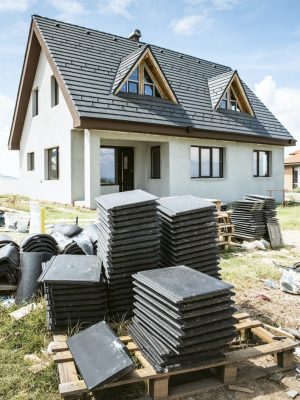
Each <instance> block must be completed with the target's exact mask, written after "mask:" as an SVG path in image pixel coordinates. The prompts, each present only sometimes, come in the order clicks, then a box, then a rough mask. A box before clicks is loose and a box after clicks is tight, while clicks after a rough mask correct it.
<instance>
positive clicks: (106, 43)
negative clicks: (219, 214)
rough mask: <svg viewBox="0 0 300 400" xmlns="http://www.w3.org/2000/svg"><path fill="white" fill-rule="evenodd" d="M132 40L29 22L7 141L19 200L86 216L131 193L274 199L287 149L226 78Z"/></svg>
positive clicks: (241, 89)
mask: <svg viewBox="0 0 300 400" xmlns="http://www.w3.org/2000/svg"><path fill="white" fill-rule="evenodd" d="M140 36H141V33H140V31H138V30H136V31H134V32H133V34H132V35H131V36H130V37H129V38H123V37H119V36H115V35H112V34H108V33H104V32H99V31H96V30H92V29H86V28H83V27H80V26H77V25H71V24H67V23H64V22H58V21H56V20H52V19H49V18H43V17H40V16H37V15H35V16H33V17H32V22H31V27H30V32H29V38H28V44H27V49H26V54H25V60H24V65H23V70H22V75H21V80H20V86H19V90H18V95H17V101H16V107H15V112H14V117H13V123H12V128H11V133H10V137H9V148H10V149H14V150H15V149H17V150H20V152H19V154H20V191H21V192H22V194H24V195H28V196H31V197H33V198H40V199H47V200H51V201H57V202H63V203H77V202H78V203H80V202H81V203H84V204H85V205H86V206H87V207H92V208H93V207H95V197H97V196H98V195H99V194H100V193H101V194H106V193H111V192H116V191H124V190H130V189H136V188H140V189H144V190H146V191H148V192H150V193H153V194H156V195H158V196H172V195H181V194H186V193H190V194H194V195H197V196H201V197H206V198H220V199H222V200H223V201H230V200H234V199H237V198H240V197H241V196H242V195H244V194H245V193H249V192H252V193H260V194H266V193H267V192H266V190H267V189H280V188H283V184H284V172H283V159H284V146H290V145H294V144H295V140H294V139H293V137H292V136H291V134H290V133H289V132H288V131H287V130H286V129H285V128H284V127H283V126H282V125H281V124H280V122H279V121H278V120H277V119H276V118H275V117H274V116H273V115H272V114H271V112H270V111H269V110H268V109H267V108H266V107H265V106H264V105H263V104H262V103H261V101H260V100H259V99H258V98H257V97H256V96H255V95H254V93H253V92H252V91H251V90H250V89H249V88H248V86H247V85H246V84H245V83H244V82H243V81H242V80H241V78H240V76H239V74H238V72H237V71H235V70H233V69H231V68H230V67H227V66H224V65H220V64H216V63H213V62H209V61H206V60H202V59H199V58H196V57H192V56H189V55H186V54H181V53H178V52H176V51H172V50H168V49H165V48H162V47H159V46H156V45H149V44H146V43H143V42H141V41H140ZM277 195H278V196H279V198H278V200H281V198H280V196H281V194H280V192H278V193H277Z"/></svg>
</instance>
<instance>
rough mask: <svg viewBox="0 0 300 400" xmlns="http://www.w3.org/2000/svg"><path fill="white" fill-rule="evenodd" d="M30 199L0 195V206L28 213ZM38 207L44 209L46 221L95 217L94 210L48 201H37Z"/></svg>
mask: <svg viewBox="0 0 300 400" xmlns="http://www.w3.org/2000/svg"><path fill="white" fill-rule="evenodd" d="M29 202H30V199H29V198H28V197H22V196H15V195H11V196H10V195H0V206H2V207H7V208H12V209H15V210H19V211H25V212H29V208H30V203H29ZM39 203H40V207H44V208H45V214H46V221H47V220H53V219H73V220H74V221H75V218H76V217H78V218H79V223H80V219H93V218H95V216H96V212H95V211H94V210H89V209H85V208H79V207H74V206H72V205H66V204H59V203H52V202H48V201H39Z"/></svg>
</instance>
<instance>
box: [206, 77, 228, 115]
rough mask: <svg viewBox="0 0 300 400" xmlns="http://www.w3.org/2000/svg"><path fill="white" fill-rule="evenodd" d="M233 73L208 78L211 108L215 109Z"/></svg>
mask: <svg viewBox="0 0 300 400" xmlns="http://www.w3.org/2000/svg"><path fill="white" fill-rule="evenodd" d="M234 73H235V71H232V70H230V71H228V72H225V73H223V74H220V75H215V76H213V77H212V78H208V80H207V81H208V87H209V93H210V98H211V104H212V106H213V108H216V105H217V104H218V102H219V100H220V98H221V97H223V94H224V92H225V89H226V88H227V86H228V84H229V82H230V81H231V78H232V77H233V75H234Z"/></svg>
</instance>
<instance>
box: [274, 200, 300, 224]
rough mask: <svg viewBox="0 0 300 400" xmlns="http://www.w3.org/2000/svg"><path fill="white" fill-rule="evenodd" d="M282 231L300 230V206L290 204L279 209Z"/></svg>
mask: <svg viewBox="0 0 300 400" xmlns="http://www.w3.org/2000/svg"><path fill="white" fill-rule="evenodd" d="M277 215H278V218H279V222H280V226H281V229H283V230H289V229H291V230H300V204H299V203H288V204H286V205H284V206H278V207H277Z"/></svg>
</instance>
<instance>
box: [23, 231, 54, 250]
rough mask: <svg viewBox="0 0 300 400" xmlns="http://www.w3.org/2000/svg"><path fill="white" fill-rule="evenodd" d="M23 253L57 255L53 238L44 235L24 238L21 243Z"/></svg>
mask: <svg viewBox="0 0 300 400" xmlns="http://www.w3.org/2000/svg"><path fill="white" fill-rule="evenodd" d="M21 250H22V251H23V252H26V253H27V252H34V253H36V252H38V253H51V254H53V255H56V254H58V245H57V242H56V240H55V239H54V237H52V236H51V235H47V234H44V233H38V234H32V235H29V236H27V237H26V238H24V239H23V240H22V242H21Z"/></svg>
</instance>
